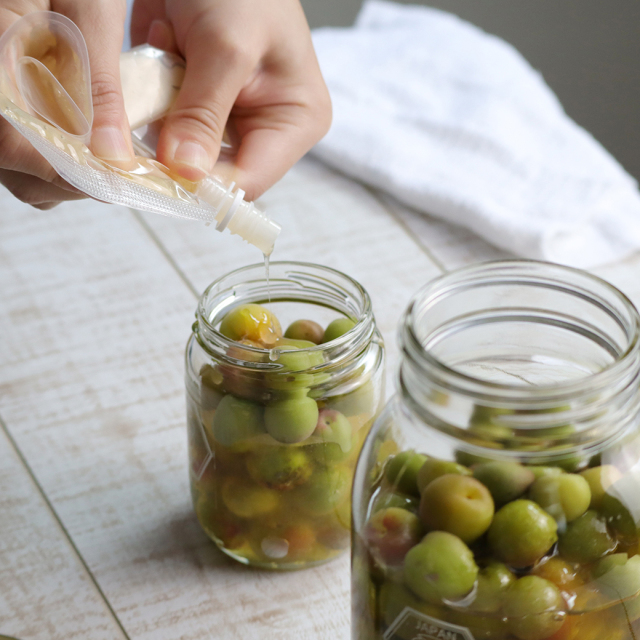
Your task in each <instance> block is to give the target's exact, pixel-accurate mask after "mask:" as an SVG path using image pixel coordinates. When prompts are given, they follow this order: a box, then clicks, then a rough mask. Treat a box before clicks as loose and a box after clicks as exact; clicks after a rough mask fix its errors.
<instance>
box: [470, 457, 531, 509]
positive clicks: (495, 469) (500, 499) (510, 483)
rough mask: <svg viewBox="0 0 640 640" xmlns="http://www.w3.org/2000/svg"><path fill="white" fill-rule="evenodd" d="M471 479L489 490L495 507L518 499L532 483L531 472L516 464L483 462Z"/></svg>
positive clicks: (474, 471) (476, 468)
mask: <svg viewBox="0 0 640 640" xmlns="http://www.w3.org/2000/svg"><path fill="white" fill-rule="evenodd" d="M473 477H474V478H475V479H476V480H479V481H480V482H482V484H483V485H484V486H485V487H487V489H489V492H490V493H491V495H492V497H493V500H494V502H495V504H496V506H497V507H501V506H502V505H503V504H506V503H507V502H511V501H512V500H515V499H516V498H519V497H520V496H521V495H522V494H523V493H524V492H525V491H526V490H527V488H528V487H529V485H530V484H531V483H532V482H533V481H534V475H533V472H532V471H531V470H529V469H527V468H526V467H523V466H522V465H521V464H518V463H517V462H485V463H483V464H479V465H477V466H476V467H475V468H474V470H473Z"/></svg>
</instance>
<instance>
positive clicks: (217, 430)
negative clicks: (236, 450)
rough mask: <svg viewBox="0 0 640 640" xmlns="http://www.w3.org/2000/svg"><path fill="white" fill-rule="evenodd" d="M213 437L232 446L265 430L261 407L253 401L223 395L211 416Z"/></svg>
mask: <svg viewBox="0 0 640 640" xmlns="http://www.w3.org/2000/svg"><path fill="white" fill-rule="evenodd" d="M212 430H213V437H214V438H215V439H216V440H217V441H218V442H219V443H220V444H221V445H223V446H225V447H232V446H234V445H237V444H239V443H240V442H243V441H245V440H248V439H249V438H253V437H255V436H259V435H261V434H263V433H264V432H265V426H264V419H263V408H262V407H261V406H260V405H259V404H256V403H255V402H250V401H249V400H243V399H242V398H236V397H235V396H232V395H230V394H228V395H226V396H224V398H222V400H220V403H219V404H218V408H217V409H216V412H215V414H214V416H213V428H212Z"/></svg>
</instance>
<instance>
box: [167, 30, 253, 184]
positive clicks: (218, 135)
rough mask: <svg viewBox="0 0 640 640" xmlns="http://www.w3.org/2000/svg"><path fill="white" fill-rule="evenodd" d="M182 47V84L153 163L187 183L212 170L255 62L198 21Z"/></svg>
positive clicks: (227, 39) (241, 50)
mask: <svg viewBox="0 0 640 640" xmlns="http://www.w3.org/2000/svg"><path fill="white" fill-rule="evenodd" d="M185 44H186V46H185V48H184V54H185V59H186V61H187V68H186V72H185V77H184V81H183V83H182V87H181V88H180V92H179V94H178V97H177V99H176V102H175V104H174V107H173V110H172V112H171V113H170V114H169V115H168V116H167V119H166V121H165V125H164V126H163V128H162V131H161V133H160V138H159V140H158V148H157V155H158V160H160V162H162V163H163V164H165V165H167V166H168V167H169V168H170V169H172V170H173V171H175V172H177V173H178V174H179V175H181V176H182V177H183V178H186V179H187V180H194V181H195V180H201V179H202V178H204V177H205V176H206V175H208V174H209V173H210V172H211V170H212V169H213V165H214V163H215V160H216V158H217V157H218V154H219V152H220V144H221V141H222V136H223V133H224V128H225V125H226V123H227V119H228V118H229V113H230V112H231V109H232V107H233V105H234V103H235V101H236V98H237V97H238V94H239V93H240V91H241V90H242V88H243V86H244V84H245V82H246V81H247V79H248V77H249V76H250V75H251V73H252V71H253V70H254V69H255V66H256V64H257V60H254V58H253V56H252V55H251V54H250V53H248V52H247V51H246V50H243V49H241V48H240V47H238V44H237V43H236V42H234V41H233V40H231V39H229V38H228V37H226V38H221V37H219V36H218V37H216V32H215V30H214V29H212V28H211V26H210V24H209V23H208V22H207V21H206V20H203V21H202V22H201V23H200V24H197V25H194V26H193V28H192V29H191V30H190V32H189V39H188V41H187V42H186V43H185Z"/></svg>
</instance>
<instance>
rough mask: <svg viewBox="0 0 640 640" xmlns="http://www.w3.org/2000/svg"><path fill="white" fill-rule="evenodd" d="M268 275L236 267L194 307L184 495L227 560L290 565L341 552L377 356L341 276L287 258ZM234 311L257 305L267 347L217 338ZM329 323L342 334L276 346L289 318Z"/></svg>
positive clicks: (367, 305) (353, 286)
mask: <svg viewBox="0 0 640 640" xmlns="http://www.w3.org/2000/svg"><path fill="white" fill-rule="evenodd" d="M269 275H270V277H269V280H268V281H267V279H266V277H265V276H266V273H265V268H264V266H263V265H253V266H249V267H245V268H242V269H238V270H237V271H234V272H232V273H230V274H228V275H226V276H224V277H222V278H220V279H219V280H216V281H215V282H214V283H213V284H211V285H210V286H209V287H208V289H207V290H206V291H205V292H204V294H203V296H202V298H201V299H200V302H199V304H198V309H197V311H196V322H195V323H194V325H193V334H192V336H191V338H190V339H189V342H188V344H187V351H186V386H187V414H188V432H189V458H190V479H191V491H192V498H193V504H194V507H195V510H196V514H197V517H198V520H199V521H200V524H201V525H202V527H203V529H204V530H205V532H206V533H207V535H208V536H209V537H210V538H211V539H212V540H213V541H214V542H215V543H216V544H217V545H218V546H219V547H220V549H222V551H224V552H225V553H226V554H227V555H229V556H231V557H232V558H235V559H236V560H238V561H240V562H242V563H245V564H250V565H253V566H259V567H264V568H269V569H300V568H304V567H308V566H313V565H317V564H322V563H324V562H327V561H328V560H331V559H332V558H334V557H336V556H337V555H339V554H340V553H342V552H343V551H344V550H345V549H347V548H348V547H349V539H350V538H349V532H350V524H351V509H350V498H351V485H352V480H353V471H354V468H355V464H356V460H357V458H358V454H359V453H360V450H361V448H362V444H363V442H364V439H365V437H366V435H367V433H368V431H369V429H370V427H371V425H372V423H373V420H374V418H375V417H376V416H377V414H378V413H379V409H380V408H381V405H382V401H383V397H384V390H383V384H384V371H383V369H384V348H383V342H382V338H381V336H380V334H379V332H378V330H377V328H376V325H375V320H374V317H373V312H372V309H371V301H370V299H369V296H368V294H367V292H366V291H365V290H364V289H363V288H362V287H361V286H360V285H359V284H358V283H357V282H355V281H354V280H352V279H351V278H349V277H348V276H346V275H344V274H342V273H340V272H339V271H336V270H334V269H330V268H327V267H322V266H319V265H314V264H307V263H299V262H274V263H271V265H270V273H269ZM247 304H260V305H263V309H267V316H268V319H269V326H266V325H264V326H263V325H259V326H258V325H256V326H258V329H257V334H258V333H259V334H260V335H262V337H263V338H264V340H267V343H268V344H269V345H270V348H265V346H264V341H263V344H262V346H260V345H259V344H257V343H256V342H255V341H253V342H252V341H251V340H242V342H238V341H234V340H231V339H229V338H228V337H226V336H225V335H223V333H222V332H221V330H222V331H224V332H225V333H226V334H228V333H229V332H228V331H227V329H224V328H221V322H222V321H223V319H224V318H225V317H227V318H232V317H233V316H230V315H228V314H229V312H230V311H232V310H234V309H235V311H236V314H237V313H238V311H239V308H240V307H242V306H243V305H247ZM245 308H246V307H245ZM252 309H253V311H251V313H252V314H254V316H255V314H259V313H262V311H260V310H258V311H256V310H255V307H253V308H252ZM250 316H251V314H249V316H246V318H249V320H248V322H253V320H251V318H252V317H254V316H251V317H250ZM246 318H245V319H246ZM275 318H277V319H275ZM340 318H342V319H343V321H344V319H346V318H348V319H350V320H351V322H348V321H347V324H348V325H353V326H352V328H351V329H349V330H347V331H346V332H345V333H343V334H342V335H339V337H335V338H334V339H329V332H327V333H325V334H324V337H325V339H328V341H327V342H324V343H321V344H317V345H316V344H312V343H309V342H307V343H304V342H296V341H292V340H288V339H286V338H282V337H281V336H282V332H281V328H280V327H288V326H289V325H290V323H292V322H293V321H296V320H300V319H310V320H313V321H315V322H316V323H318V324H319V325H320V327H318V328H319V329H320V331H321V334H320V335H322V327H327V325H329V324H330V323H332V322H333V321H334V320H338V319H340ZM228 321H229V320H228ZM274 326H275V327H277V328H276V330H275V333H271V331H272V329H273V327H274ZM265 331H266V332H267V333H264V332H265ZM260 332H263V333H260ZM287 333H289V332H287ZM257 334H256V335H257ZM316 341H320V342H322V341H321V340H320V339H319V338H318V339H317V340H316Z"/></svg>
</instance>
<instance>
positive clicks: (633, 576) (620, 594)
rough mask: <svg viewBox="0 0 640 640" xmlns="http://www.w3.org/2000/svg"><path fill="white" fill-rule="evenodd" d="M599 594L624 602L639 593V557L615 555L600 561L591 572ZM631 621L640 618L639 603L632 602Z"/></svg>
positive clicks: (628, 608)
mask: <svg viewBox="0 0 640 640" xmlns="http://www.w3.org/2000/svg"><path fill="white" fill-rule="evenodd" d="M593 574H594V576H595V577H596V585H597V587H598V590H599V591H600V593H602V594H604V595H605V596H607V597H608V598H610V599H611V600H625V599H627V598H632V597H634V596H637V595H638V594H639V593H640V556H633V558H628V559H627V554H626V553H616V554H614V555H612V556H607V557H606V558H603V559H602V560H600V562H599V563H598V564H597V565H596V567H595V568H594V571H593ZM630 604H631V605H632V606H631V607H627V611H629V610H633V614H634V617H632V620H633V619H635V618H637V617H640V603H638V602H635V601H633V602H632V603H630Z"/></svg>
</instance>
